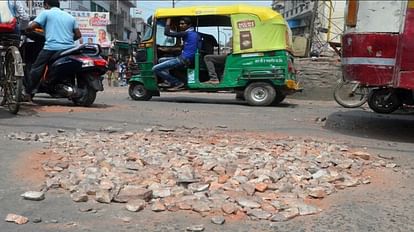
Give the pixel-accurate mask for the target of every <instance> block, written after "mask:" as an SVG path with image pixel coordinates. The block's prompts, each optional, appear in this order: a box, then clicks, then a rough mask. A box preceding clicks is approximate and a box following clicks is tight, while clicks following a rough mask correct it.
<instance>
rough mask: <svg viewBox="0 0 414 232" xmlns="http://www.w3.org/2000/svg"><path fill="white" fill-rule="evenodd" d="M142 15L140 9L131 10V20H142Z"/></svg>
mask: <svg viewBox="0 0 414 232" xmlns="http://www.w3.org/2000/svg"><path fill="white" fill-rule="evenodd" d="M142 13H143V12H142V10H141V9H140V8H131V10H130V15H131V18H142Z"/></svg>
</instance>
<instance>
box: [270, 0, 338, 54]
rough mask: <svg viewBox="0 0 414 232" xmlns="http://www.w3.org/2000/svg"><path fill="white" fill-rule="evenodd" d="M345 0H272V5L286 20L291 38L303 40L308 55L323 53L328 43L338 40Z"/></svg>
mask: <svg viewBox="0 0 414 232" xmlns="http://www.w3.org/2000/svg"><path fill="white" fill-rule="evenodd" d="M345 4H346V2H345V1H332V0H320V1H318V0H273V2H272V8H273V9H274V10H276V11H278V12H279V13H281V14H282V15H283V17H284V18H285V19H286V20H287V21H288V24H289V26H290V28H291V30H292V34H293V36H294V40H295V38H301V39H302V40H301V41H305V40H306V49H305V50H307V51H306V53H307V54H308V55H309V54H310V53H314V54H320V53H323V52H324V51H326V50H330V47H329V43H339V42H340V36H341V34H342V32H343V28H344V14H345V12H344V9H345ZM301 46H303V45H301ZM302 50H303V49H302Z"/></svg>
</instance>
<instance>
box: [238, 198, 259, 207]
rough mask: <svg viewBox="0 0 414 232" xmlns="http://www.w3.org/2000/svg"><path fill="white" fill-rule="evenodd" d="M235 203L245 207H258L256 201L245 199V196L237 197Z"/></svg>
mask: <svg viewBox="0 0 414 232" xmlns="http://www.w3.org/2000/svg"><path fill="white" fill-rule="evenodd" d="M237 203H238V204H239V205H240V206H243V207H246V208H260V204H259V203H257V202H256V201H253V200H249V199H245V198H239V199H237Z"/></svg>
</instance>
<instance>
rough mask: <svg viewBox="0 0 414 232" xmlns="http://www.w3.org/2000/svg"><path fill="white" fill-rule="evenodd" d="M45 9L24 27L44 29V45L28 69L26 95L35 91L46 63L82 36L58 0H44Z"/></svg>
mask: <svg viewBox="0 0 414 232" xmlns="http://www.w3.org/2000/svg"><path fill="white" fill-rule="evenodd" d="M43 5H44V8H45V9H46V10H45V11H43V12H41V13H40V14H39V15H38V16H37V17H36V18H35V19H34V20H33V22H31V24H30V25H29V27H28V28H27V29H26V31H27V32H32V31H34V30H35V29H36V28H43V29H44V31H45V38H46V41H45V45H44V46H43V49H42V51H40V53H39V55H38V56H37V58H36V61H35V62H34V63H33V65H32V69H31V70H30V78H29V79H28V83H27V86H26V90H25V93H24V94H25V95H26V97H28V96H30V95H31V94H34V93H36V88H37V86H38V84H39V82H40V80H41V76H42V74H43V72H44V70H45V67H46V64H47V63H48V62H49V60H50V58H51V57H52V56H53V55H54V54H55V53H57V52H59V51H62V50H67V49H70V48H73V47H75V40H77V39H80V38H81V37H82V35H81V32H80V30H79V27H78V24H77V22H76V20H75V18H74V17H73V16H72V15H70V14H69V13H67V12H65V11H63V10H61V9H60V8H59V7H60V3H59V0H44V1H43Z"/></svg>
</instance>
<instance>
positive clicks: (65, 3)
mask: <svg viewBox="0 0 414 232" xmlns="http://www.w3.org/2000/svg"><path fill="white" fill-rule="evenodd" d="M43 1H44V0H32V9H33V12H32V13H33V14H34V15H39V13H40V12H41V11H43V10H44V8H43ZM71 2H72V1H71V0H60V1H59V3H60V8H61V9H70V8H71ZM29 4H30V3H29Z"/></svg>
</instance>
